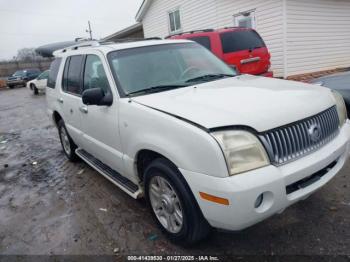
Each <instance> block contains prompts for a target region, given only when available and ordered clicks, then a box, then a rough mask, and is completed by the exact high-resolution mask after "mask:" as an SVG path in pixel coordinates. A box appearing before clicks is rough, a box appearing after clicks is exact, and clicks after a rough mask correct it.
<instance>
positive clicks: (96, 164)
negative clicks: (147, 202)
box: [75, 148, 143, 199]
mask: <svg viewBox="0 0 350 262" xmlns="http://www.w3.org/2000/svg"><path fill="white" fill-rule="evenodd" d="M75 153H76V154H77V155H78V156H79V157H80V158H81V159H83V160H84V161H85V162H86V163H87V164H88V165H89V166H91V167H92V168H93V169H95V170H96V171H97V172H99V173H100V174H101V175H103V176H104V177H105V178H107V179H108V180H109V181H111V182H112V183H113V184H115V185H116V186H118V187H119V188H120V189H121V190H123V191H124V192H125V193H127V194H128V195H130V196H131V197H133V198H135V199H137V198H139V197H141V196H142V194H143V191H142V189H141V188H139V186H137V185H136V184H134V183H133V182H132V181H130V180H129V179H127V178H125V177H123V176H122V175H121V174H119V173H118V172H116V171H115V170H113V169H112V168H110V167H109V166H107V165H106V164H104V163H102V162H101V161H100V160H98V159H97V158H95V157H94V156H93V155H91V154H89V153H88V152H86V151H85V150H83V149H81V148H78V149H76V150H75Z"/></svg>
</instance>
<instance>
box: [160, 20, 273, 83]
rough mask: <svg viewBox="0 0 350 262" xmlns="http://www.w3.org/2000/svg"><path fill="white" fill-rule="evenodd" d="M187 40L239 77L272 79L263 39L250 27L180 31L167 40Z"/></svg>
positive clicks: (268, 57) (269, 56) (268, 55)
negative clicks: (241, 75) (199, 46)
mask: <svg viewBox="0 0 350 262" xmlns="http://www.w3.org/2000/svg"><path fill="white" fill-rule="evenodd" d="M166 38H168V39H187V40H192V41H195V42H197V43H199V44H201V45H202V46H204V47H206V48H207V49H209V50H210V51H211V52H213V53H214V54H215V55H216V56H217V57H219V58H220V59H221V60H223V61H224V62H225V63H226V64H228V65H229V66H232V67H235V68H237V69H238V71H239V72H240V73H242V74H252V75H261V76H266V77H273V72H271V71H270V67H271V62H270V58H271V55H270V52H269V50H268V48H267V46H266V44H265V42H264V40H263V39H262V37H261V36H260V35H259V34H258V32H256V31H255V30H254V29H251V28H243V27H226V28H222V29H215V30H214V29H205V30H195V31H190V32H183V33H178V34H174V35H170V36H168V37H166Z"/></svg>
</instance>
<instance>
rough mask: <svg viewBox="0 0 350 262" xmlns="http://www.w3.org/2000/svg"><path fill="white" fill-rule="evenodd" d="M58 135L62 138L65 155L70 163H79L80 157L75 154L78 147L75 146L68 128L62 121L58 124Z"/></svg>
mask: <svg viewBox="0 0 350 262" xmlns="http://www.w3.org/2000/svg"><path fill="white" fill-rule="evenodd" d="M58 133H59V136H60V141H61V145H62V148H63V152H64V154H65V155H66V156H67V158H68V159H69V160H70V161H72V162H75V161H77V160H78V156H77V155H76V154H75V150H76V149H77V146H76V145H75V144H74V142H73V140H72V138H71V137H70V136H69V134H68V131H67V128H66V126H65V124H64V121H63V120H62V119H61V120H60V121H59V122H58Z"/></svg>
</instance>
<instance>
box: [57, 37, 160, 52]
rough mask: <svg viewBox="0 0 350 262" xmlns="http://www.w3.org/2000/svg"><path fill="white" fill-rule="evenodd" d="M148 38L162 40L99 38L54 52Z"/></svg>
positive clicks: (141, 39) (140, 39)
mask: <svg viewBox="0 0 350 262" xmlns="http://www.w3.org/2000/svg"><path fill="white" fill-rule="evenodd" d="M150 40H162V38H160V37H150V38H129V39H120V40H116V41H99V40H83V41H81V42H80V43H79V44H76V45H72V46H69V47H66V48H64V49H61V50H57V51H55V52H54V53H56V54H57V53H65V52H67V51H68V50H78V49H79V48H83V47H96V46H101V45H110V44H117V43H129V42H137V41H150Z"/></svg>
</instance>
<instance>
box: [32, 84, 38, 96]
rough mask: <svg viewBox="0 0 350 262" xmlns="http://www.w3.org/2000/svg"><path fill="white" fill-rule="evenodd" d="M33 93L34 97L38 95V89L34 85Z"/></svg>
mask: <svg viewBox="0 0 350 262" xmlns="http://www.w3.org/2000/svg"><path fill="white" fill-rule="evenodd" d="M32 87H33V92H34V95H38V94H39V90H38V88H37V87H36V85H33V86H32Z"/></svg>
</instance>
